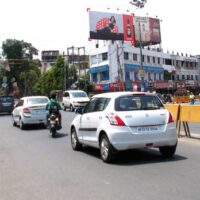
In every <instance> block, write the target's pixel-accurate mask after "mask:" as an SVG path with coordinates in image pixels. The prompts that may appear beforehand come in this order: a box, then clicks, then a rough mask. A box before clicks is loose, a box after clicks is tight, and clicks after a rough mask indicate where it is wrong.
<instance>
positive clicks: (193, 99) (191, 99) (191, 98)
mask: <svg viewBox="0 0 200 200" xmlns="http://www.w3.org/2000/svg"><path fill="white" fill-rule="evenodd" d="M189 99H190V104H191V105H193V104H194V102H195V96H194V94H193V93H192V92H190V95H189Z"/></svg>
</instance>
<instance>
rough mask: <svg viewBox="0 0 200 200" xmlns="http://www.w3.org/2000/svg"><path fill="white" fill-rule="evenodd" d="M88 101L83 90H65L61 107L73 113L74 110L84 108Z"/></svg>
mask: <svg viewBox="0 0 200 200" xmlns="http://www.w3.org/2000/svg"><path fill="white" fill-rule="evenodd" d="M88 101H89V98H88V96H87V93H86V92H84V91H83V90H66V91H65V92H64V95H63V101H62V104H63V107H64V110H66V109H67V108H69V109H70V111H74V110H75V109H76V108H79V107H84V106H85V105H86V104H87V103H88Z"/></svg>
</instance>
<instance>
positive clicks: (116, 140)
mask: <svg viewBox="0 0 200 200" xmlns="http://www.w3.org/2000/svg"><path fill="white" fill-rule="evenodd" d="M130 129H131V128H130V127H120V128H119V127H118V128H116V129H115V130H114V131H112V132H109V140H110V143H111V144H112V145H113V147H114V148H115V149H117V150H127V149H137V148H145V147H161V146H173V145H176V143H177V133H176V128H175V127H174V126H170V125H166V126H165V127H164V128H163V130H162V131H160V132H155V133H152V132H151V133H137V132H134V131H130Z"/></svg>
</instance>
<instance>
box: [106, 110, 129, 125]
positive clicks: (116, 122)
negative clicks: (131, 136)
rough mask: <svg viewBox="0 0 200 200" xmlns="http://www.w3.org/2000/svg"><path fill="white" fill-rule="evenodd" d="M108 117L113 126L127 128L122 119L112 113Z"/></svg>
mask: <svg viewBox="0 0 200 200" xmlns="http://www.w3.org/2000/svg"><path fill="white" fill-rule="evenodd" d="M106 117H107V118H108V119H109V121H110V124H111V125H115V126H125V123H124V122H123V121H122V119H121V118H120V117H119V116H117V115H116V114H114V113H110V114H108V115H107V116H106Z"/></svg>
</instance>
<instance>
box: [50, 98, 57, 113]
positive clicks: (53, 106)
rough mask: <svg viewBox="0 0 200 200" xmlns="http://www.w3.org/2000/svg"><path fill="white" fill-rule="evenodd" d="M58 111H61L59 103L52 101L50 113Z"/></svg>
mask: <svg viewBox="0 0 200 200" xmlns="http://www.w3.org/2000/svg"><path fill="white" fill-rule="evenodd" d="M58 112H59V109H58V105H57V103H56V102H54V101H52V102H51V105H50V113H58Z"/></svg>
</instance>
